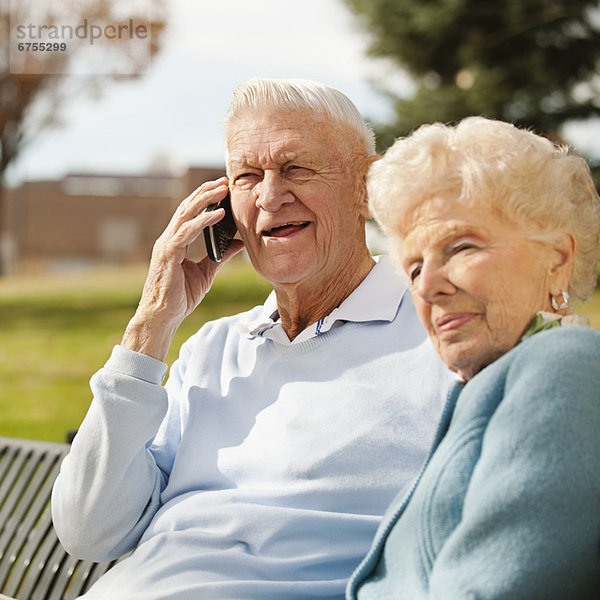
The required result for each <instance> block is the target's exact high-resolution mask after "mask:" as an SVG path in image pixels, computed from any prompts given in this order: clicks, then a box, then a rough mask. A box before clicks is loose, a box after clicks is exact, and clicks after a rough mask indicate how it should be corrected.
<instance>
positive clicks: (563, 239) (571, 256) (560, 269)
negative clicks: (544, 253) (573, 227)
mask: <svg viewBox="0 0 600 600" xmlns="http://www.w3.org/2000/svg"><path fill="white" fill-rule="evenodd" d="M551 247H552V250H553V255H552V263H551V269H550V293H551V294H552V295H558V294H560V293H561V292H562V291H563V290H564V291H567V290H568V289H569V283H570V281H571V275H572V274H573V265H574V263H575V255H576V254H577V240H576V239H575V237H574V236H573V234H572V233H571V232H570V231H566V232H564V233H563V234H561V235H560V236H559V237H558V238H557V239H556V240H554V241H553V242H552V243H551Z"/></svg>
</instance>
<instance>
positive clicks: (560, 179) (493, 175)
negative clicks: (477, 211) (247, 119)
mask: <svg viewBox="0 0 600 600" xmlns="http://www.w3.org/2000/svg"><path fill="white" fill-rule="evenodd" d="M367 190H368V195H369V202H370V207H371V212H372V214H373V215H374V216H375V218H376V220H377V221H378V222H379V224H380V225H381V226H382V229H383V230H384V231H385V232H386V233H388V235H390V236H391V237H392V239H393V240H395V241H396V242H400V244H401V240H400V239H399V238H398V234H397V231H398V225H399V223H401V222H402V218H403V215H404V214H406V213H407V211H409V210H411V208H412V207H415V206H416V205H418V204H420V203H421V202H423V201H425V200H427V199H429V198H432V197H434V196H442V197H447V198H453V199H457V200H458V201H460V202H465V203H466V204H468V205H469V204H470V205H473V204H487V205H488V206H490V207H491V208H495V209H497V210H499V211H500V212H501V213H502V214H503V215H505V216H506V217H507V218H508V219H510V220H512V221H514V222H516V223H521V224H523V225H524V226H525V228H526V229H528V230H529V234H530V235H529V236H528V237H531V238H534V239H541V240H543V239H545V240H547V241H550V240H551V239H552V238H553V237H554V236H556V235H559V234H560V232H564V231H569V232H571V233H572V234H573V236H574V237H575V239H576V241H577V253H576V255H575V261H574V265H573V274H572V277H571V282H570V286H569V293H570V294H571V296H572V297H573V298H574V299H577V300H579V301H582V302H583V301H586V300H588V299H589V298H590V297H591V295H592V293H593V291H594V289H595V286H596V277H597V264H598V259H599V258H600V198H599V197H598V193H597V191H596V188H595V186H594V181H593V179H592V176H591V172H590V168H589V166H588V165H587V163H586V162H585V160H583V159H582V158H580V157H578V156H575V155H574V154H572V153H571V150H570V149H569V148H568V147H567V146H565V145H562V146H558V145H555V144H553V143H552V142H551V141H549V140H548V139H546V138H543V137H541V136H539V135H536V134H534V133H532V132H531V131H526V130H524V129H518V128H517V127H515V126H514V125H510V124H509V123H503V122H501V121H494V120H491V119H486V118H483V117H469V118H467V119H464V120H463V121H461V122H460V123H459V124H458V125H456V126H454V127H451V126H448V125H443V124H441V123H435V124H433V125H423V126H422V127H420V128H419V129H417V130H416V131H415V132H414V133H413V134H412V135H410V136H409V137H407V138H400V139H398V140H396V142H395V143H394V145H393V146H391V147H390V148H389V149H388V150H387V152H386V153H385V156H384V157H383V159H382V160H380V161H378V162H376V163H375V164H373V165H372V167H371V169H370V171H369V176H368V181H367Z"/></svg>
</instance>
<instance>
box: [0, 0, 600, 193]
mask: <svg viewBox="0 0 600 600" xmlns="http://www.w3.org/2000/svg"><path fill="white" fill-rule="evenodd" d="M128 1H133V0H128ZM142 1H143V0H142ZM167 1H168V7H169V13H170V14H169V29H168V31H167V36H166V38H165V41H164V44H163V48H162V50H161V52H160V54H159V55H158V56H157V57H156V58H155V60H154V61H153V64H152V67H151V69H150V72H149V74H148V75H145V76H143V77H142V78H141V79H138V80H133V81H128V82H125V83H113V82H109V83H108V84H107V85H106V86H104V91H103V94H102V97H101V98H99V99H94V98H90V97H81V96H78V97H76V98H74V99H73V100H72V101H71V102H70V103H69V104H68V105H67V106H65V107H63V111H62V126H61V127H59V128H55V129H52V130H46V131H44V132H42V133H39V134H37V135H36V136H35V138H33V140H32V141H31V142H30V144H29V145H28V146H27V147H26V148H25V149H24V150H23V151H22V153H21V154H20V156H19V157H18V159H17V160H16V162H15V163H14V164H13V165H12V167H11V168H10V169H9V171H8V173H7V180H8V182H9V184H12V185H15V184H18V183H19V182H20V181H23V180H39V179H59V178H61V177H62V176H64V175H65V174H67V173H70V172H79V173H81V172H92V173H107V174H108V173H114V174H120V173H123V174H138V173H142V172H146V171H148V170H149V169H150V168H151V167H152V166H153V165H154V166H155V167H156V166H157V165H158V166H162V167H170V168H171V169H172V170H173V169H174V170H175V172H178V171H179V172H181V171H183V170H184V169H185V168H187V167H188V166H220V165H222V164H223V141H222V126H221V121H222V118H223V115H224V114H225V111H226V110H227V107H228V105H229V102H230V100H231V94H232V91H233V89H234V88H235V87H236V85H238V84H239V83H241V82H243V81H245V80H247V79H249V78H250V77H301V78H307V79H315V80H318V81H321V82H323V83H326V84H328V85H331V86H333V87H336V88H338V89H339V90H341V91H342V92H344V93H345V94H346V95H348V96H349V97H350V99H352V100H353V101H354V103H355V104H356V105H357V106H358V108H359V110H360V111H361V112H362V114H363V116H365V117H366V118H367V119H368V120H370V121H372V122H373V121H375V122H377V121H379V122H385V121H386V120H388V119H389V118H390V117H391V114H392V111H391V107H390V104H389V101H388V99H387V97H386V96H385V94H383V93H381V92H380V91H378V88H381V87H382V85H383V83H382V82H385V86H386V87H387V88H388V89H389V90H392V91H394V92H397V93H400V94H404V95H409V94H410V93H411V89H412V88H411V82H410V79H409V78H408V77H407V76H406V75H403V74H402V73H401V72H399V70H398V69H397V68H396V67H394V66H393V65H392V64H391V63H390V62H389V61H385V60H381V59H377V60H376V59H369V58H367V57H366V51H367V48H368V45H369V36H368V34H367V33H366V32H365V31H364V30H363V29H362V28H361V26H360V23H359V21H358V19H357V17H356V16H355V15H353V14H352V13H351V12H350V11H349V9H348V8H347V7H346V5H345V4H344V2H343V0H302V1H301V2H292V1H290V0H253V1H252V2H248V1H247V0H216V1H215V0H167ZM567 133H568V134H570V135H569V141H571V142H572V143H573V142H575V146H576V150H578V151H580V152H582V153H584V154H592V155H595V156H599V157H600V141H599V140H600V119H599V120H598V121H597V122H596V123H595V124H592V126H590V124H582V125H578V126H572V127H570V128H568V129H567Z"/></svg>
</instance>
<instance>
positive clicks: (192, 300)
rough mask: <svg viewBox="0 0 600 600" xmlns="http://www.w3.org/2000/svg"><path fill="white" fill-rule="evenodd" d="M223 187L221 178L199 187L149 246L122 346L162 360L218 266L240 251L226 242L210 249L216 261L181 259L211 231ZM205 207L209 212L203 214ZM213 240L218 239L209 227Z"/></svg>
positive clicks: (232, 242)
mask: <svg viewBox="0 0 600 600" xmlns="http://www.w3.org/2000/svg"><path fill="white" fill-rule="evenodd" d="M227 185H228V181H227V179H226V178H224V177H223V178H221V179H218V180H217V181H211V182H207V183H204V184H202V185H201V186H200V187H199V188H198V189H197V190H195V191H194V192H193V193H192V194H191V195H190V196H188V197H187V198H186V199H185V200H184V201H183V202H182V203H181V204H180V205H179V207H178V208H177V210H176V211H175V213H174V215H173V217H172V218H171V221H170V222H169V224H168V225H167V228H166V229H165V231H164V232H163V233H162V235H161V236H160V237H159V238H158V240H157V241H156V243H155V244H154V248H153V250H152V258H151V260H150V268H149V270H148V277H147V279H146V283H145V284H144V289H143V292H142V297H141V300H140V303H139V305H138V308H137V310H136V312H135V315H134V316H133V318H132V319H131V321H130V322H129V324H128V326H127V328H126V330H125V334H124V336H123V340H122V342H121V345H122V346H124V347H126V348H129V349H131V350H135V351H137V352H141V353H143V354H147V355H148V356H152V357H153V358H157V359H159V360H164V359H165V357H166V355H167V352H168V350H169V347H170V345H171V341H172V339H173V336H174V335H175V332H176V331H177V328H178V327H179V325H181V322H182V321H183V319H184V318H185V317H187V316H188V315H189V314H190V313H191V312H192V311H193V310H194V309H195V308H196V306H198V304H199V303H200V302H201V301H202V299H203V298H204V296H205V295H206V293H207V292H208V290H209V289H210V286H211V285H212V283H213V281H214V278H215V275H216V274H217V271H218V270H219V269H220V267H221V266H222V265H223V264H224V263H225V262H227V261H228V260H229V259H230V258H231V257H232V256H234V255H235V254H237V253H238V252H239V251H240V250H241V249H242V248H243V243H242V242H241V241H240V240H233V239H231V240H230V243H228V244H227V246H228V247H227V248H225V247H224V246H225V243H223V242H221V243H219V244H218V245H216V246H215V249H216V254H215V257H216V258H219V262H216V261H215V260H214V259H212V260H211V259H210V258H209V257H208V256H207V257H205V258H203V259H202V260H200V261H198V262H195V261H192V260H190V259H188V258H187V251H188V247H189V245H190V244H191V243H192V242H194V241H195V240H196V239H197V238H198V237H200V236H201V235H202V234H203V232H204V231H205V229H206V228H208V227H212V228H215V226H217V224H218V223H219V222H220V221H222V220H223V219H224V218H225V210H224V209H223V208H220V207H218V204H219V203H220V202H222V201H223V200H224V199H225V198H227V197H228V188H227ZM215 205H216V207H215ZM209 207H211V210H207V208H209ZM232 223H233V226H235V222H234V221H233V216H232V215H231V213H230V217H228V221H226V224H227V226H226V230H227V232H230V231H231V230H232ZM221 229H222V228H221ZM234 234H235V231H234V232H233V234H231V236H230V237H231V238H232V237H233V235H234ZM219 235H220V234H217V236H219ZM228 236H229V233H227V234H226V236H225V237H228ZM213 239H215V240H216V239H219V237H217V238H215V233H214V229H213ZM223 239H224V238H223Z"/></svg>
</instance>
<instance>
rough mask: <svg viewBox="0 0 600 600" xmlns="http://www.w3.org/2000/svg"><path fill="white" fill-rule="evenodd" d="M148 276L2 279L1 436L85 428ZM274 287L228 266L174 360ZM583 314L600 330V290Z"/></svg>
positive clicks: (51, 436)
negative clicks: (208, 326) (96, 384)
mask: <svg viewBox="0 0 600 600" xmlns="http://www.w3.org/2000/svg"><path fill="white" fill-rule="evenodd" d="M145 274H146V269H145V267H127V268H121V269H110V270H105V271H98V272H93V273H88V274H85V275H83V276H78V277H75V276H61V277H58V276H56V277H47V276H46V277H44V276H38V277H27V278H23V277H21V278H5V279H0V435H8V436H14V437H24V438H32V439H41V440H52V441H63V440H64V438H65V433H66V432H67V431H68V430H70V429H76V428H77V427H78V426H79V423H80V422H81V420H82V419H83V416H84V415H85V411H86V410H87V406H88V403H89V401H90V392H89V388H88V381H89V378H90V376H91V375H92V374H93V373H94V372H95V371H96V370H97V369H98V368H99V367H100V366H101V365H102V364H103V363H104V362H105V360H106V359H107V357H108V355H109V354H110V351H111V349H112V347H113V346H114V345H115V344H118V343H119V341H120V339H121V334H122V331H123V329H124V327H125V324H126V323H127V321H128V320H129V318H130V317H131V315H132V314H133V312H134V310H135V307H136V305H137V301H138V299H139V294H140V290H141V287H142V284H143V281H144V278H145ZM268 291H269V285H268V284H267V283H266V282H264V281H263V280H262V279H260V278H259V277H258V276H257V275H256V274H255V273H254V272H253V271H252V269H251V268H250V267H249V266H248V264H247V263H246V262H245V261H244V260H243V259H239V260H236V261H235V262H232V263H230V264H228V265H226V266H225V267H224V269H223V271H222V272H221V273H220V275H219V277H218V278H217V281H216V282H215V285H214V286H213V289H212V290H211V291H210V293H209V294H208V295H207V297H206V298H205V299H204V302H203V303H202V304H201V305H200V307H199V308H198V309H197V310H196V311H195V312H194V313H193V314H192V315H191V316H190V317H188V319H187V320H186V321H185V322H184V324H183V325H182V326H181V328H180V330H179V331H178V333H177V336H176V338H175V340H174V343H173V346H172V350H171V353H170V354H169V357H168V359H167V361H168V362H169V364H170V363H171V362H172V361H173V360H174V359H175V357H176V354H177V351H178V348H179V346H180V345H181V343H182V342H183V341H184V340H185V339H186V338H187V337H189V336H190V335H191V334H192V333H193V332H195V331H196V330H197V329H198V328H199V327H200V325H201V324H202V323H204V322H205V321H207V320H210V319H215V318H217V317H219V316H221V315H224V314H233V313H236V312H239V311H241V310H245V309H247V308H250V307H251V306H254V305H256V304H258V303H260V302H262V300H263V299H264V298H265V297H266V295H267V294H268ZM579 312H582V313H583V314H586V315H588V316H589V317H590V318H591V320H592V325H593V326H594V327H596V328H597V329H600V292H597V293H596V295H595V297H594V299H593V301H592V302H591V303H590V304H588V305H586V306H585V307H583V309H582V310H581V311H579Z"/></svg>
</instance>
